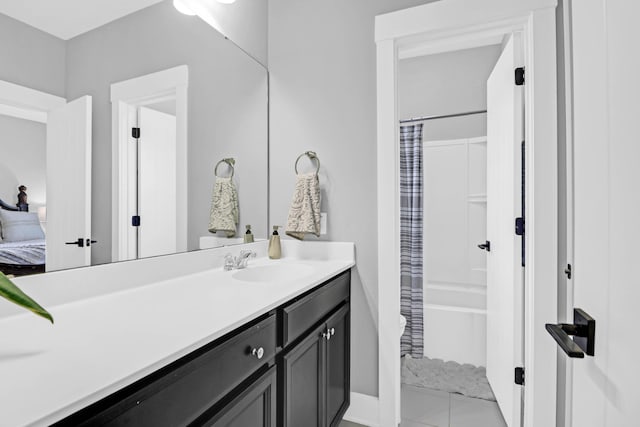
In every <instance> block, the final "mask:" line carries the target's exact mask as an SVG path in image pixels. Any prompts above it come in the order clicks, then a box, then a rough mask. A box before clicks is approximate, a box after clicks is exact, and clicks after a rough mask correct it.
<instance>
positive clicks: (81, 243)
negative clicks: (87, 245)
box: [65, 237, 84, 248]
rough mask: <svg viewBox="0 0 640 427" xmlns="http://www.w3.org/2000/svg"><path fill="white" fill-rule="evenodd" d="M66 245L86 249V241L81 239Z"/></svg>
mask: <svg viewBox="0 0 640 427" xmlns="http://www.w3.org/2000/svg"><path fill="white" fill-rule="evenodd" d="M65 245H78V247H80V248H84V239H83V238H82V237H80V238H78V240H76V241H75V242H66V243H65Z"/></svg>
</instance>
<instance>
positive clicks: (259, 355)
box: [251, 347, 264, 360]
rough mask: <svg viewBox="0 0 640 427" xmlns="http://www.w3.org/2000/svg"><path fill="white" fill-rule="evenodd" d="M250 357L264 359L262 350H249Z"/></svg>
mask: <svg viewBox="0 0 640 427" xmlns="http://www.w3.org/2000/svg"><path fill="white" fill-rule="evenodd" d="M251 355H252V356H254V357H256V358H257V359H258V360H260V359H262V358H263V357H264V348H262V347H260V348H254V349H252V350H251Z"/></svg>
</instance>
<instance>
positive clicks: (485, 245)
mask: <svg viewBox="0 0 640 427" xmlns="http://www.w3.org/2000/svg"><path fill="white" fill-rule="evenodd" d="M478 247H479V248H480V249H482V250H483V251H487V252H491V242H490V241H488V240H487V241H486V242H484V243H480V244H479V245H478Z"/></svg>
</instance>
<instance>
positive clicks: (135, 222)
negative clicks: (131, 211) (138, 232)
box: [131, 215, 140, 227]
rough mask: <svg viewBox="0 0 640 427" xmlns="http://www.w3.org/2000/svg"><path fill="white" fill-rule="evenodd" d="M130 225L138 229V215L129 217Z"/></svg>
mask: <svg viewBox="0 0 640 427" xmlns="http://www.w3.org/2000/svg"><path fill="white" fill-rule="evenodd" d="M131 225H133V226H134V227H140V215H134V216H132V217H131Z"/></svg>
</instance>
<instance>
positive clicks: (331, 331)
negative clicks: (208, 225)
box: [329, 328, 336, 336]
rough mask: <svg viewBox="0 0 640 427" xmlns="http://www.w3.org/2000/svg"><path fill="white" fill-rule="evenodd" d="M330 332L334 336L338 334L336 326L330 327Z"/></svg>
mask: <svg viewBox="0 0 640 427" xmlns="http://www.w3.org/2000/svg"><path fill="white" fill-rule="evenodd" d="M329 332H330V333H331V336H334V335H335V334H336V328H331V329H329Z"/></svg>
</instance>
